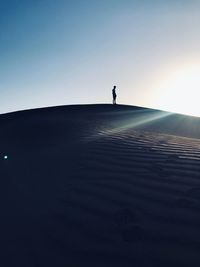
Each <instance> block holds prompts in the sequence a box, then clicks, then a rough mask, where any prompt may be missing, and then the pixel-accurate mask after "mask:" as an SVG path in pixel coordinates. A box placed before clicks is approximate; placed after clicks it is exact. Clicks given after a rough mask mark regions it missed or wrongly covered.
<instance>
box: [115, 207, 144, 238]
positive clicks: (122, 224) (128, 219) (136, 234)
mask: <svg viewBox="0 0 200 267" xmlns="http://www.w3.org/2000/svg"><path fill="white" fill-rule="evenodd" d="M139 223H140V220H139V216H138V214H137V213H136V212H134V211H133V210H131V209H129V208H124V209H120V210H118V211H117V212H116V213H115V224H116V226H117V228H118V231H119V233H120V235H121V237H122V239H123V241H124V242H128V243H133V242H138V241H142V240H144V236H145V234H144V230H143V229H142V227H141V226H140V225H139Z"/></svg>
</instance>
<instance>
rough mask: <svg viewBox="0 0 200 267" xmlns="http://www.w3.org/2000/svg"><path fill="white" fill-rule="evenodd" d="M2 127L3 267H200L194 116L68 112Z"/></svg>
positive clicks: (13, 117)
mask: <svg viewBox="0 0 200 267" xmlns="http://www.w3.org/2000/svg"><path fill="white" fill-rule="evenodd" d="M0 129H1V131H0V157H1V158H0V178H1V179H0V198H1V201H0V205H1V221H0V226H1V227H0V236H1V239H0V240H1V241H0V246H1V247H0V251H1V257H0V266H1V267H4V266H5V267H7V266H20V267H23V266H34V267H35V266H48V267H49V266H65V267H66V266H73V267H80V266H81V267H82V266H105V267H115V266H124V267H129V266H130V267H132V266H138V267H143V266H145V267H151V266H152V267H156V266H159V267H160V266H181V267H182V266H188V267H189V266H192V267H193V266H200V253H199V250H200V231H199V230H200V164H199V162H200V140H199V139H198V138H200V119H199V118H194V117H189V116H183V115H177V114H169V113H166V112H162V111H156V110H150V109H143V108H139V107H130V106H121V105H117V106H111V105H88V106H84V105H83V106H64V107H55V108H46V109H36V110H29V111H21V112H16V113H10V114H5V115H1V116H0ZM5 155H7V156H8V159H4V156H5Z"/></svg>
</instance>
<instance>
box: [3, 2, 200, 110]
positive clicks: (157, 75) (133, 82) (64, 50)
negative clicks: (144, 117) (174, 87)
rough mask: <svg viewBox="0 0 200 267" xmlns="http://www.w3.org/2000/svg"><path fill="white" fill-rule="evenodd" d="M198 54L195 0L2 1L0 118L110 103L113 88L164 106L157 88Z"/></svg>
mask: <svg viewBox="0 0 200 267" xmlns="http://www.w3.org/2000/svg"><path fill="white" fill-rule="evenodd" d="M199 48H200V2H199V1H195V0H167V1H165V0H0V113H4V112H9V111H14V110H21V109H30V108H36V107H44V106H56V105H63V104H64V105H65V104H79V103H82V104H84V103H109V102H111V89H112V86H113V85H116V86H117V93H118V101H119V102H120V103H123V104H131V105H141V106H147V107H155V108H156V107H158V108H162V107H163V106H162V104H160V103H161V102H159V99H158V98H157V96H158V95H159V94H160V93H162V92H161V91H159V90H161V89H159V88H163V87H162V86H161V87H160V84H162V82H163V81H166V80H167V79H168V76H170V75H171V74H172V73H173V72H174V71H175V70H177V69H178V68H181V66H185V65H187V64H197V63H198V61H199V60H200V49H199ZM188 62H189V63H188ZM171 72H172V73H171ZM163 90H165V89H163ZM163 108H164V109H166V107H165V106H164V107H163Z"/></svg>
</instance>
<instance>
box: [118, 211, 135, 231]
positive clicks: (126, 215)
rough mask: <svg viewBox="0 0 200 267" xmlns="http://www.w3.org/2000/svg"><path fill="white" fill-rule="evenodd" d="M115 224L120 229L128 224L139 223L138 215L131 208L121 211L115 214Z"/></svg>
mask: <svg viewBox="0 0 200 267" xmlns="http://www.w3.org/2000/svg"><path fill="white" fill-rule="evenodd" d="M114 216H115V223H116V225H117V226H119V227H124V226H126V225H128V224H133V223H138V221H139V219H138V215H137V214H136V212H134V211H132V210H131V209H129V208H124V209H120V210H118V211H117V212H116V213H115V215H114Z"/></svg>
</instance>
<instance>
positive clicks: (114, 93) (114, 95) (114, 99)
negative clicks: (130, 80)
mask: <svg viewBox="0 0 200 267" xmlns="http://www.w3.org/2000/svg"><path fill="white" fill-rule="evenodd" d="M112 96H113V105H116V104H117V103H116V98H117V94H116V86H113V89H112Z"/></svg>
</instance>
